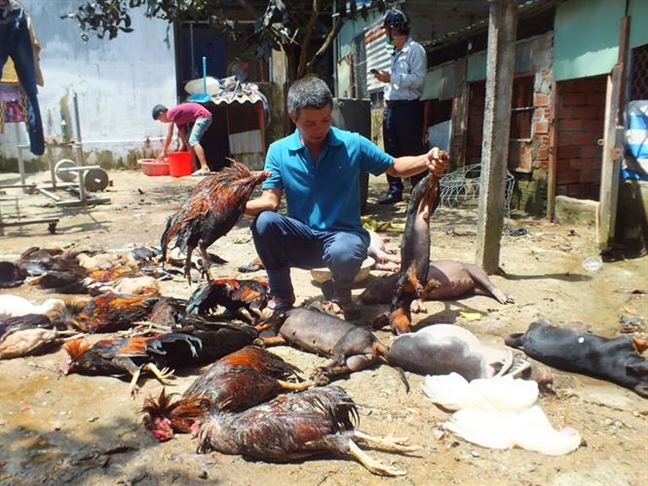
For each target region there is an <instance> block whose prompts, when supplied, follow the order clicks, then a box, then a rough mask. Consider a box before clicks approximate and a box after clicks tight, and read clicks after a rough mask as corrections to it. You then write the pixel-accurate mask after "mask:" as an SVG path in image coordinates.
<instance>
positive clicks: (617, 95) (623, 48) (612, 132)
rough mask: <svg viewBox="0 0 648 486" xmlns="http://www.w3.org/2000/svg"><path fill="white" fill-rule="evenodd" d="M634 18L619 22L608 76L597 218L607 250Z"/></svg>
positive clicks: (616, 196)
mask: <svg viewBox="0 0 648 486" xmlns="http://www.w3.org/2000/svg"><path fill="white" fill-rule="evenodd" d="M626 13H627V12H626ZM629 31H630V18H629V17H628V16H627V15H626V16H625V17H623V18H622V19H621V23H620V25H619V55H618V58H617V63H616V64H615V65H614V67H613V68H612V72H611V73H610V75H609V76H608V82H607V91H606V97H605V128H604V129H603V166H602V168H601V191H600V194H599V205H598V212H597V218H596V221H597V223H598V225H597V233H598V234H597V239H598V246H599V250H601V251H607V250H609V249H610V248H611V246H612V243H613V242H614V231H615V229H616V215H617V214H616V213H617V203H618V201H619V181H620V179H621V158H622V156H623V149H622V147H623V140H622V136H621V135H622V131H621V130H622V129H623V116H622V115H623V113H622V111H623V106H624V103H623V99H624V98H623V92H624V89H625V83H624V76H625V66H626V65H627V64H626V62H627V60H626V58H627V56H628V38H629Z"/></svg>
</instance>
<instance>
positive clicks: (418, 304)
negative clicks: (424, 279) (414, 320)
mask: <svg viewBox="0 0 648 486" xmlns="http://www.w3.org/2000/svg"><path fill="white" fill-rule="evenodd" d="M410 312H411V313H412V314H427V307H425V304H424V303H423V301H422V300H421V299H416V300H413V301H412V303H411V304H410Z"/></svg>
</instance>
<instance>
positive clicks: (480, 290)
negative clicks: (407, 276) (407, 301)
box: [360, 260, 513, 304]
mask: <svg viewBox="0 0 648 486" xmlns="http://www.w3.org/2000/svg"><path fill="white" fill-rule="evenodd" d="M427 278H428V281H429V280H435V281H437V282H438V283H439V284H438V286H437V287H434V288H433V289H432V290H430V291H429V292H428V293H427V294H426V295H425V296H424V297H425V300H444V299H455V298H457V297H461V296H463V295H466V294H470V295H473V294H474V295H486V296H488V297H492V298H493V299H495V300H497V301H498V302H499V303H500V304H507V303H512V302H513V298H512V297H510V296H508V295H505V294H504V292H502V291H501V290H499V289H498V288H497V287H495V285H493V283H492V282H491V281H490V280H489V278H488V275H487V274H486V272H484V270H482V269H481V268H480V267H479V266H477V265H472V264H470V263H462V262H457V261H453V260H436V261H431V262H430V264H429V267H428V274H427ZM397 279H398V275H396V274H394V275H387V276H386V277H380V278H375V279H373V280H372V281H371V282H369V284H368V285H367V288H366V289H365V290H364V292H362V294H360V301H361V302H362V303H363V304H388V303H389V302H391V300H392V298H393V295H394V291H395V288H396V281H397Z"/></svg>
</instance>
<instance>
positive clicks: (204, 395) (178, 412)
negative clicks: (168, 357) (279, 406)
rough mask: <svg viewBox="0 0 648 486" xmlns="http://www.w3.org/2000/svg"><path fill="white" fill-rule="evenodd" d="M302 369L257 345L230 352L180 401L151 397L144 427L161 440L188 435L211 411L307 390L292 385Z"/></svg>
mask: <svg viewBox="0 0 648 486" xmlns="http://www.w3.org/2000/svg"><path fill="white" fill-rule="evenodd" d="M298 371H299V370H298V369H297V368H295V367H294V366H292V365H290V364H289V363H286V362H285V361H284V360H283V359H281V358H280V357H278V356H276V355H274V354H272V353H270V352H268V351H266V350H264V349H262V348H259V347H257V346H246V347H245V348H243V349H241V350H239V351H236V352H234V353H231V354H229V355H227V356H225V357H223V358H221V359H219V360H218V361H217V362H215V363H214V364H213V365H212V366H210V367H209V368H208V369H207V370H206V371H205V372H204V373H203V374H202V375H200V376H199V377H198V378H197V379H196V380H195V381H194V382H193V384H192V385H191V386H190V387H189V388H188V389H187V390H186V391H185V392H184V393H183V394H182V397H180V398H179V399H177V400H173V399H172V398H171V397H170V396H169V395H167V394H166V392H165V391H164V390H162V393H161V394H160V396H159V397H158V398H157V399H155V398H152V397H149V398H148V399H146V401H145V402H144V406H143V407H142V411H143V412H144V413H145V415H144V424H145V426H146V427H147V428H148V429H149V430H151V432H152V433H153V435H154V436H155V437H157V438H158V439H159V440H160V441H166V440H169V439H171V438H172V437H173V434H174V432H181V433H189V432H191V431H192V430H193V429H195V428H196V427H197V426H198V425H199V424H200V422H202V420H203V419H204V417H205V416H206V415H207V414H208V413H209V412H212V411H241V410H245V409H247V408H249V407H251V406H254V405H257V404H258V403H261V402H263V401H265V400H267V399H268V398H270V397H272V396H273V395H275V394H276V393H278V392H279V391H281V390H291V391H294V390H304V389H305V388H308V387H309V386H310V383H306V382H304V383H290V382H287V381H286V380H287V379H290V378H296V377H297V372H298Z"/></svg>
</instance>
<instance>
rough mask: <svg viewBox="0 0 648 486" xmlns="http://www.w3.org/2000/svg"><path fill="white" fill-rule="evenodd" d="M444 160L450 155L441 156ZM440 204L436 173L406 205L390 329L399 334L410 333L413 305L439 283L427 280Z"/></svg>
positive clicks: (425, 181)
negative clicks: (433, 219)
mask: <svg viewBox="0 0 648 486" xmlns="http://www.w3.org/2000/svg"><path fill="white" fill-rule="evenodd" d="M442 157H447V155H445V154H442ZM438 202H439V181H438V178H437V177H436V176H435V175H434V174H433V173H431V172H430V173H429V174H428V175H426V176H425V178H423V180H421V181H420V182H419V183H418V184H417V185H416V187H414V190H413V191H412V196H411V198H410V201H409V204H408V206H407V219H406V220H405V234H404V235H403V238H402V239H401V246H400V252H401V268H400V271H399V273H398V277H397V279H396V288H395V292H394V297H393V299H392V302H391V308H390V313H389V327H390V328H391V329H392V331H393V332H395V333H396V334H404V333H407V332H409V331H410V325H411V323H412V313H411V310H410V308H411V305H412V302H414V300H416V299H420V298H423V297H424V296H425V294H426V293H427V292H429V291H430V290H431V289H432V288H433V287H434V286H436V283H437V282H436V281H434V280H428V265H429V261H430V216H432V213H433V212H434V210H435V209H436V206H437V204H438Z"/></svg>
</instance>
